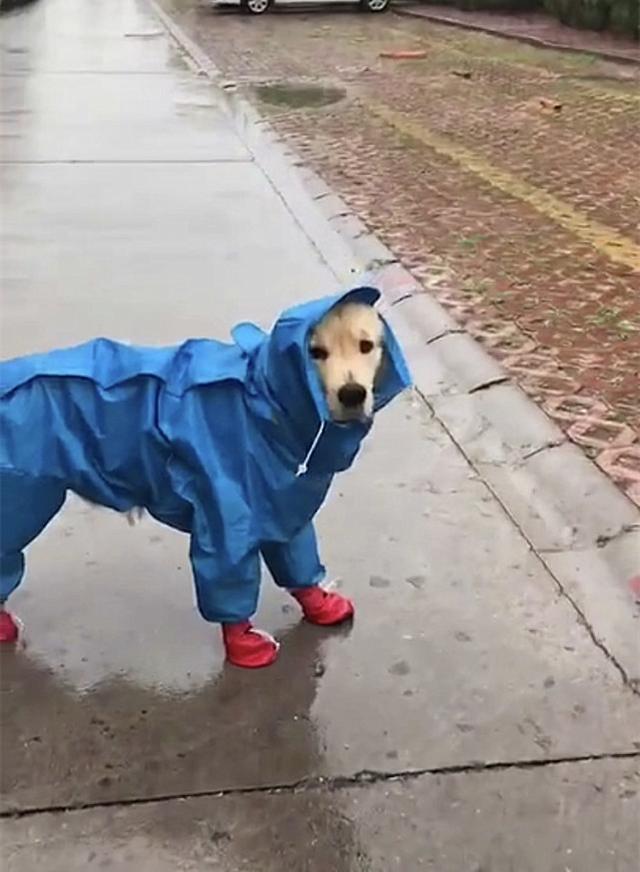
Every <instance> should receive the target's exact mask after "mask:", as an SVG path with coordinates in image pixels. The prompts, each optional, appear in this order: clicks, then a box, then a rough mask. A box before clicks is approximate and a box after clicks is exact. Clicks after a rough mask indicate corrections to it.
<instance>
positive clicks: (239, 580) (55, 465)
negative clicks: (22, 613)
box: [0, 287, 411, 668]
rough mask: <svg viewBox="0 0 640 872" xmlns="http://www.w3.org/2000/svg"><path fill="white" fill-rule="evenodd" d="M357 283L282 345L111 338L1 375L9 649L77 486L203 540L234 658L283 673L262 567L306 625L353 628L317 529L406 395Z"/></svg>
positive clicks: (0, 477) (201, 587)
mask: <svg viewBox="0 0 640 872" xmlns="http://www.w3.org/2000/svg"><path fill="white" fill-rule="evenodd" d="M378 298H379V292H378V291H377V290H376V289H375V288H371V287H360V288H355V289H353V290H351V291H348V292H346V293H344V294H339V295H335V296H333V297H325V298H323V299H321V300H316V301H313V302H311V303H305V304H302V305H300V306H296V307H294V308H292V309H289V310H287V311H286V312H284V313H283V314H282V316H281V317H280V318H279V319H278V320H277V321H276V323H275V325H274V327H273V328H272V330H271V332H270V333H269V334H267V333H264V332H263V331H262V330H261V329H260V328H258V327H256V326H255V325H253V324H248V323H244V324H240V325H238V326H237V327H236V328H234V330H233V331H232V339H233V342H232V343H221V342H217V341H215V340H211V339H191V340H188V341H186V342H184V343H183V344H182V345H180V346H178V347H175V348H141V347H137V346H129V345H122V344H119V343H117V342H113V341H111V340H107V339H98V340H93V341H91V342H89V343H86V344H84V345H81V346H78V347H76V348H71V349H62V350H59V351H52V352H48V353H45V354H40V355H32V356H30V357H25V358H18V359H15V360H12V361H7V362H4V363H2V364H0V413H1V419H0V425H1V427H2V430H1V432H2V440H1V442H0V604H1V608H2V610H1V611H0V640H2V639H3V640H5V641H15V639H16V638H17V624H16V622H15V620H14V619H13V617H12V615H11V614H10V612H8V611H7V610H6V608H4V603H5V602H6V600H7V599H8V596H9V595H10V594H11V593H12V592H13V591H14V590H15V589H16V588H17V587H18V585H19V584H20V582H21V580H22V577H23V574H24V554H23V551H24V548H25V547H26V545H28V544H29V542H31V541H32V540H33V539H34V538H36V536H37V535H38V534H39V533H40V532H41V531H42V530H43V529H44V527H45V526H46V525H47V524H48V523H49V521H50V520H51V519H52V518H53V517H54V516H55V515H56V514H57V512H58V511H59V510H60V508H61V507H62V505H63V503H64V500H65V497H66V493H67V492H68V491H72V492H74V493H76V494H77V495H78V496H80V497H81V498H82V499H84V500H87V501H89V502H91V503H94V504H97V505H100V506H106V507H109V508H111V509H114V510H116V511H119V512H123V513H124V514H127V515H128V516H129V518H132V517H135V515H136V513H137V512H139V511H146V512H149V513H150V514H151V515H152V516H153V517H154V518H156V519H157V520H159V521H160V522H161V523H164V524H167V525H168V526H171V527H173V528H175V529H178V530H181V531H183V532H185V533H187V534H188V535H189V536H190V550H189V554H190V560H191V566H192V570H193V576H194V582H195V590H196V600H197V605H198V609H199V611H200V613H201V615H202V616H203V617H204V618H205V620H208V621H211V622H214V623H218V624H220V625H221V626H222V634H223V641H224V646H225V652H226V657H227V659H228V661H229V662H231V663H232V664H235V665H237V666H242V667H249V668H253V667H260V666H266V665H268V664H269V663H272V662H273V661H274V660H275V658H276V656H277V653H278V644H277V642H276V641H275V640H274V639H272V638H271V637H270V636H269V635H268V634H266V633H264V632H262V631H259V630H257V629H255V628H254V627H253V625H252V623H251V617H252V615H253V614H254V612H255V610H256V607H257V599H258V592H259V585H260V565H261V561H263V562H264V563H265V564H266V566H267V568H268V569H269V571H270V574H271V575H272V577H273V579H274V580H275V582H276V584H278V585H279V586H281V587H283V588H285V589H286V590H288V591H289V593H290V594H291V595H292V596H293V597H294V598H295V599H296V600H297V601H298V603H299V604H300V606H301V608H302V612H303V614H304V616H305V618H306V619H307V620H308V621H310V622H312V623H316V624H320V625H332V624H337V623H341V622H343V621H346V620H349V619H351V618H352V616H353V613H354V607H353V603H352V602H351V600H349V599H348V598H347V597H344V596H342V595H341V594H339V593H337V592H334V591H328V590H325V589H324V588H323V587H322V586H321V582H322V581H323V579H324V576H325V569H324V567H323V566H322V563H321V562H320V558H319V555H318V548H317V541H316V536H315V531H314V528H313V517H314V515H315V514H316V512H317V511H318V509H319V508H320V506H321V504H322V502H323V501H324V499H325V497H326V494H327V492H328V488H329V485H330V483H331V480H332V478H333V476H334V475H335V473H337V472H340V471H343V470H345V469H347V468H348V467H349V466H350V465H351V463H352V462H353V460H354V458H355V456H356V454H357V452H358V449H359V447H360V444H361V442H362V439H363V438H364V437H365V436H366V435H367V433H368V432H369V430H370V428H371V424H372V420H373V417H374V415H375V413H376V412H377V411H378V410H379V409H381V408H382V407H383V406H385V405H386V404H387V403H388V402H390V400H391V399H393V397H395V396H396V395H397V394H399V393H400V392H401V391H402V390H404V389H405V388H406V387H408V386H409V384H410V382H411V379H410V375H409V371H408V368H407V365H406V362H405V360H404V357H403V355H402V352H401V350H400V348H399V345H398V343H397V341H396V339H395V337H394V335H393V333H392V331H391V329H390V328H389V326H388V325H387V324H386V322H385V321H384V320H383V319H382V318H381V316H380V315H379V314H378V313H377V311H376V310H375V308H374V305H375V303H376V302H377V300H378Z"/></svg>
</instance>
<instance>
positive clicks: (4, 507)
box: [0, 467, 66, 604]
mask: <svg viewBox="0 0 640 872" xmlns="http://www.w3.org/2000/svg"><path fill="white" fill-rule="evenodd" d="M65 494H66V491H65V488H64V486H63V485H61V484H60V482H59V481H56V480H54V479H49V478H35V477H34V476H31V475H26V474H24V473H22V472H20V471H18V470H15V469H11V468H7V467H0V604H2V603H3V602H5V600H6V599H7V598H8V597H9V596H10V594H12V593H13V591H14V590H15V589H16V588H17V587H18V585H19V584H20V582H21V581H22V576H23V575H24V554H23V553H22V551H23V549H24V548H25V547H26V546H27V545H28V544H29V542H32V541H33V540H34V539H35V538H36V536H37V535H38V534H39V533H41V532H42V530H43V529H44V528H45V527H46V526H47V524H48V523H49V521H50V520H51V519H52V518H53V516H54V515H56V514H57V513H58V512H59V511H60V509H61V508H62V504H63V503H64V500H65Z"/></svg>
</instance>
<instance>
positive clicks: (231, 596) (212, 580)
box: [189, 535, 260, 624]
mask: <svg viewBox="0 0 640 872" xmlns="http://www.w3.org/2000/svg"><path fill="white" fill-rule="evenodd" d="M189 556H190V558H191V567H192V569H193V578H194V581H195V586H196V600H197V603H198V609H199V611H200V614H201V615H202V617H203V618H204V619H205V621H211V622H212V623H217V624H234V623H239V622H240V621H246V620H248V619H249V618H251V616H252V615H253V614H254V612H255V611H256V609H257V607H258V593H259V591H260V555H259V553H258V552H257V551H256V552H254V553H251V554H249V555H247V557H245V558H244V560H242V561H241V562H240V563H239V564H237V565H236V566H233V567H230V568H227V569H226V570H223V569H221V568H220V566H219V564H218V561H217V560H216V558H215V555H213V554H212V553H211V552H209V551H208V550H206V549H205V548H204V547H203V546H202V544H201V542H200V540H199V539H198V537H197V536H193V535H192V537H191V547H190V550H189Z"/></svg>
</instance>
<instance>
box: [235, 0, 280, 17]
mask: <svg viewBox="0 0 640 872" xmlns="http://www.w3.org/2000/svg"><path fill="white" fill-rule="evenodd" d="M272 2H273V0H240V6H241V7H242V11H243V12H248V13H249V15H264V13H265V12H267V10H268V9H269V7H270V6H271V3H272Z"/></svg>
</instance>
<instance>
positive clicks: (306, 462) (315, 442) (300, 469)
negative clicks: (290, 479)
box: [296, 421, 325, 478]
mask: <svg viewBox="0 0 640 872" xmlns="http://www.w3.org/2000/svg"><path fill="white" fill-rule="evenodd" d="M324 423H325V422H324V421H320V427H319V428H318V432H317V433H316V435H315V436H314V439H313V442H312V443H311V448H310V449H309V450H308V451H307V456H306V457H305V459H304V460H303V461H302V463H301V464H300V465H299V466H298V471H297V472H296V478H300V476H301V475H305V473H306V472H307V471H308V469H309V461H310V460H311V457H312V455H313V452H314V451H315V450H316V448H317V447H318V442H319V441H320V437H321V436H322V434H323V432H324Z"/></svg>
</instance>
